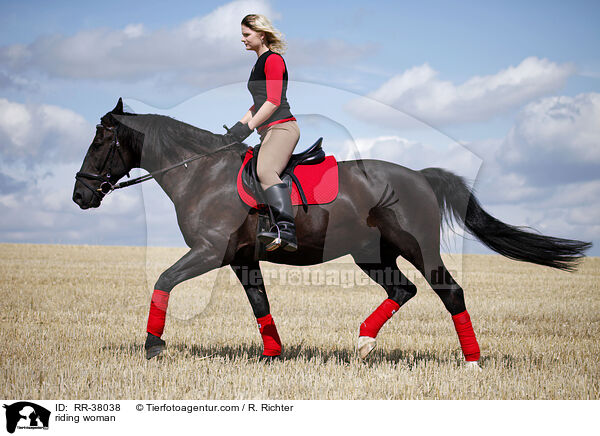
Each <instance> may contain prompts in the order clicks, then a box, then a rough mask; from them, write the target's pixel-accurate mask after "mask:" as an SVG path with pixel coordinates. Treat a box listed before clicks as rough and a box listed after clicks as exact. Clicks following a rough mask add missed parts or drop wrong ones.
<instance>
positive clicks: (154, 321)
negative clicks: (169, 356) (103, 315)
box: [144, 244, 222, 359]
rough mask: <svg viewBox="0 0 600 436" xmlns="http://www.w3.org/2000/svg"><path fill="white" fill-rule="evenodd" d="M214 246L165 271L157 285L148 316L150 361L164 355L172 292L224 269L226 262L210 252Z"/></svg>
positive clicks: (193, 252) (198, 250) (192, 253)
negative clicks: (203, 275) (221, 267)
mask: <svg viewBox="0 0 600 436" xmlns="http://www.w3.org/2000/svg"><path fill="white" fill-rule="evenodd" d="M210 247H212V244H206V245H203V246H201V247H198V248H192V249H191V250H190V251H188V252H187V253H186V254H185V255H184V256H183V257H182V258H181V259H179V260H178V261H177V262H175V263H174V264H173V265H172V266H171V267H170V268H168V269H167V270H166V271H164V272H163V273H162V274H161V275H160V277H159V278H158V281H157V282H156V284H155V285H154V293H153V294H152V300H151V302H150V312H149V314H148V327H147V332H148V336H147V337H146V344H145V345H144V348H145V349H146V358H147V359H151V358H152V357H154V356H156V355H158V354H160V353H161V352H162V351H163V350H164V349H165V341H163V340H162V339H161V336H162V333H163V330H164V327H165V318H166V316H167V306H168V303H169V295H170V293H171V290H172V289H173V288H174V287H175V286H176V285H178V284H179V283H181V282H183V281H185V280H188V279H191V278H193V277H197V276H199V275H201V274H204V273H206V272H208V271H210V270H212V269H215V268H218V267H219V266H221V262H222V260H220V259H218V258H217V256H216V255H215V252H216V251H215V250H212V251H211V250H210Z"/></svg>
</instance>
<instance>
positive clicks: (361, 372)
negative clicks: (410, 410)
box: [0, 244, 600, 400]
mask: <svg viewBox="0 0 600 436" xmlns="http://www.w3.org/2000/svg"><path fill="white" fill-rule="evenodd" d="M0 248H1V250H0V258H1V266H0V268H1V282H0V289H1V292H2V299H1V300H0V314H1V322H2V328H1V330H0V350H1V352H0V371H1V373H2V380H3V381H4V383H3V384H2V392H1V394H0V395H1V396H2V397H3V398H5V399H32V400H36V399H167V398H168V399H267V398H268V399H599V398H600V395H599V392H600V386H599V374H600V363H599V359H598V357H599V356H600V339H599V338H600V310H599V309H600V284H599V283H600V280H599V279H600V259H598V258H590V259H586V261H585V262H584V263H583V264H582V265H581V266H580V268H579V270H578V272H577V273H575V274H569V273H565V272H560V271H554V270H551V269H549V268H544V267H539V266H534V265H529V264H524V263H518V262H514V261H510V260H507V259H504V258H502V257H500V256H477V255H467V256H462V257H461V256H458V255H453V256H452V257H450V258H448V257H446V260H447V265H448V267H449V269H450V270H452V271H455V272H456V275H457V278H458V279H459V280H460V283H461V285H462V286H463V288H464V290H465V295H466V299H467V308H468V309H469V313H470V314H471V319H472V320H473V325H474V328H475V332H476V334H477V336H478V339H479V343H480V346H481V350H482V360H481V366H482V368H483V370H482V371H481V372H473V371H469V370H467V369H466V368H464V367H463V366H462V360H463V359H462V355H461V352H460V346H459V343H458V339H457V336H456V333H455V332H454V328H453V325H452V321H451V318H450V316H449V314H448V313H447V312H446V311H445V309H444V307H443V305H442V303H441V301H440V300H439V299H438V297H437V296H436V295H435V294H434V293H433V291H431V290H430V289H429V288H428V287H427V286H426V285H425V283H424V281H423V280H422V279H420V276H418V275H417V273H416V272H415V270H414V269H413V268H410V267H409V266H408V265H407V264H406V263H405V262H402V261H400V262H399V264H400V267H401V269H402V270H403V271H404V272H405V273H406V274H407V275H408V277H409V278H411V279H414V281H415V283H416V284H417V286H418V288H419V292H418V293H417V296H416V297H415V298H413V299H412V300H411V301H409V302H408V303H407V304H406V305H405V306H404V307H403V308H402V309H401V310H400V311H399V312H398V313H397V314H396V315H395V316H394V317H393V318H392V319H391V320H390V321H389V322H388V323H387V324H386V325H385V326H384V328H383V329H382V330H381V332H380V334H379V337H378V346H377V348H376V349H375V351H374V352H373V353H372V354H371V356H369V358H368V360H367V361H366V362H361V361H359V360H358V359H357V357H356V354H355V351H354V347H355V343H356V339H357V333H358V328H359V325H360V323H361V322H362V321H363V320H364V319H365V318H366V317H367V316H368V315H369V314H370V313H371V311H372V310H373V309H374V308H375V307H377V306H378V305H379V304H380V303H381V301H383V299H384V298H385V293H384V291H383V289H381V288H379V286H377V285H376V284H375V283H374V282H370V281H369V280H368V279H367V277H366V275H364V274H363V273H362V272H361V271H360V270H359V269H358V268H357V267H356V266H353V265H352V264H351V263H350V258H342V259H339V260H337V261H334V262H329V263H327V264H324V265H320V266H314V267H310V268H298V267H289V266H278V265H273V264H269V263H263V270H264V272H265V276H266V280H267V282H268V283H270V285H269V286H268V287H267V293H268V295H269V298H270V303H271V313H272V314H273V317H274V319H275V322H276V324H277V326H278V329H279V334H280V336H281V338H282V341H283V347H284V351H283V357H284V358H283V359H282V360H281V361H278V362H273V363H270V364H265V363H263V362H260V361H258V359H257V357H258V356H259V354H260V353H261V342H260V335H259V333H258V329H257V327H256V321H255V319H254V317H253V314H252V311H251V309H250V305H249V303H248V301H247V299H246V296H245V293H244V291H243V288H242V287H241V285H240V284H238V283H236V280H235V278H234V275H233V272H231V270H230V269H229V268H223V269H221V270H218V271H214V272H212V273H209V274H207V275H205V276H202V277H200V278H196V279H193V280H191V281H189V282H186V283H184V284H182V285H180V286H178V287H176V288H175V289H174V291H173V293H172V295H171V299H170V302H169V314H168V316H167V325H166V329H165V334H164V335H163V338H164V339H165V340H166V341H167V350H166V352H165V353H163V355H162V356H160V357H159V358H155V359H152V360H150V361H147V360H146V359H145V356H144V353H143V343H144V340H145V335H146V333H145V328H146V321H147V316H148V308H149V304H150V297H151V293H152V287H153V284H154V281H155V280H156V278H157V277H158V275H159V274H160V272H161V271H162V270H164V269H165V268H167V267H168V266H169V265H171V264H172V263H173V262H174V261H175V260H177V259H178V258H179V257H180V256H181V255H182V254H184V253H185V251H186V250H185V249H180V248H148V249H146V248H143V247H92V246H61V245H25V244H23V245H21V244H19V245H11V244H0Z"/></svg>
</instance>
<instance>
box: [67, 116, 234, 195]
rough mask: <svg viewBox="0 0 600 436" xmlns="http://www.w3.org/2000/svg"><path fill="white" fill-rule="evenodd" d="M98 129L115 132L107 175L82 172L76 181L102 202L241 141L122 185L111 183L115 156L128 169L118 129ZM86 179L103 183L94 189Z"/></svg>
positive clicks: (76, 177) (108, 159)
mask: <svg viewBox="0 0 600 436" xmlns="http://www.w3.org/2000/svg"><path fill="white" fill-rule="evenodd" d="M96 127H97V128H102V129H106V130H108V131H110V132H113V134H114V137H113V141H112V143H111V147H110V150H109V151H108V153H107V154H106V158H105V159H104V163H103V164H102V167H101V169H100V172H103V171H104V168H105V167H106V165H107V163H109V167H108V170H107V171H106V175H101V174H92V173H84V172H82V171H80V172H78V173H77V174H75V180H77V181H78V182H80V183H81V184H82V185H83V186H85V187H86V188H88V189H89V190H90V191H92V193H93V194H94V196H96V197H98V198H99V199H100V200H102V199H103V198H104V196H105V195H107V194H109V193H111V192H112V191H114V190H115V189H121V188H125V187H126V186H131V185H137V184H138V183H142V182H145V181H146V180H150V179H153V178H154V177H156V176H158V175H160V174H163V173H166V172H167V171H170V170H172V169H173V168H177V167H180V166H182V165H185V167H186V168H187V164H188V163H189V162H192V161H195V160H197V159H200V158H201V157H206V156H210V155H212V154H214V153H217V152H219V151H223V150H225V149H227V148H229V147H231V146H233V145H237V144H239V141H233V142H230V143H229V144H225V145H224V146H222V147H219V148H218V149H217V150H215V151H213V152H212V153H209V154H195V155H194V156H192V157H189V158H187V159H185V160H183V161H181V162H179V163H176V164H175V165H171V166H170V167H167V168H163V169H161V170H158V171H154V172H152V173H149V174H145V175H143V176H140V177H136V178H135V179H131V180H126V181H124V182H120V183H116V184H114V183H112V182H111V172H112V164H113V161H114V157H115V154H118V155H119V157H120V158H121V163H123V167H124V168H127V165H126V164H125V159H123V154H122V153H121V144H120V143H119V137H118V135H117V128H116V127H106V126H104V125H102V124H97V125H96ZM127 177H129V172H127ZM85 179H88V180H100V181H101V182H102V183H101V184H100V187H99V188H94V187H92V186H90V185H89V184H88V183H87V182H86V181H85Z"/></svg>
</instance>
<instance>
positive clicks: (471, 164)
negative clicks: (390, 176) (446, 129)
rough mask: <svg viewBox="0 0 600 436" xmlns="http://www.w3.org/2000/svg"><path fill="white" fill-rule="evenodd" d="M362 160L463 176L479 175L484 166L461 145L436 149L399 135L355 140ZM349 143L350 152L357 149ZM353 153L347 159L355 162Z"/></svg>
mask: <svg viewBox="0 0 600 436" xmlns="http://www.w3.org/2000/svg"><path fill="white" fill-rule="evenodd" d="M353 144H354V145H355V147H356V149H357V150H358V153H359V155H360V158H361V159H379V160H384V161H388V162H394V163H396V164H398V165H402V166H405V167H407V168H411V169H414V170H420V169H423V168H428V167H441V168H445V169H448V170H450V171H453V172H455V173H456V174H459V175H461V176H465V175H469V176H471V175H475V174H477V171H478V170H479V167H480V165H481V159H480V158H479V157H477V156H476V155H475V154H473V153H472V152H471V151H469V150H468V149H466V148H464V147H462V146H461V145H460V144H457V143H454V142H448V143H447V144H446V145H445V146H443V147H434V146H431V145H429V144H427V143H423V142H420V141H415V140H408V139H405V138H401V137H398V136H379V137H374V138H356V139H354V140H353ZM355 147H352V146H351V144H346V147H345V148H346V149H347V150H354V148H355ZM354 158H356V156H355V155H354V152H353V151H350V152H349V153H348V156H346V159H354Z"/></svg>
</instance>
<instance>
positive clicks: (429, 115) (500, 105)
mask: <svg viewBox="0 0 600 436" xmlns="http://www.w3.org/2000/svg"><path fill="white" fill-rule="evenodd" d="M573 73H574V67H573V66H571V65H570V64H562V65H559V64H556V63H554V62H550V61H549V60H547V59H539V58H537V57H529V58H526V59H524V60H523V61H522V62H521V63H520V64H519V65H517V66H516V67H514V66H510V67H508V68H506V69H504V70H501V71H499V72H498V73H496V74H493V75H488V76H475V77H472V78H471V79H469V80H467V81H466V82H464V83H462V84H460V85H457V84H454V83H452V82H450V81H444V80H441V79H439V78H438V72H437V71H435V70H433V69H432V68H431V67H430V66H429V65H428V64H424V65H421V66H417V67H413V68H411V69H409V70H406V71H405V72H403V73H402V74H399V75H396V76H394V77H392V78H391V79H390V80H388V81H387V82H386V83H384V84H383V85H382V86H381V87H379V89H377V90H375V91H374V92H372V93H370V94H369V95H368V98H362V99H358V100H356V101H354V102H352V103H351V104H350V105H349V106H348V108H347V109H348V110H349V111H350V112H351V113H353V114H354V115H355V116H357V117H359V118H361V119H368V120H370V121H380V122H386V117H385V114H381V113H380V112H381V111H380V106H379V105H377V104H375V103H374V102H373V101H372V100H375V101H378V102H382V103H385V104H387V105H390V106H393V107H394V108H396V109H399V110H402V111H404V112H407V113H408V114H410V115H412V116H414V117H416V118H418V119H421V120H422V121H424V122H426V123H428V124H431V125H445V124H450V123H464V122H474V121H482V120H487V119H490V118H492V117H494V116H495V115H498V114H501V113H503V112H506V111H507V110H509V109H511V108H514V107H516V106H519V105H521V104H523V103H525V102H527V101H530V100H532V99H533V98H537V97H540V96H542V95H544V94H547V93H548V92H552V91H555V90H556V89H559V88H560V87H562V86H563V84H564V83H565V81H566V79H567V77H569V75H571V74H573Z"/></svg>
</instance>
